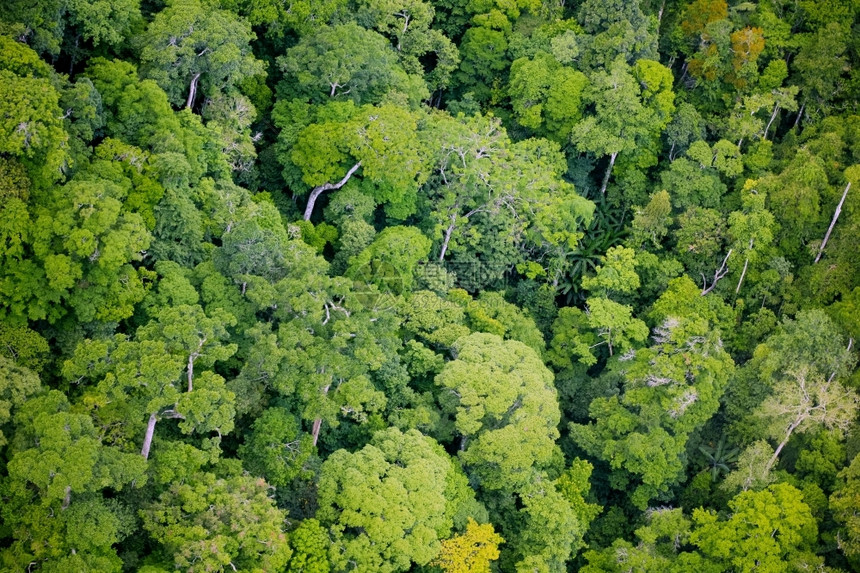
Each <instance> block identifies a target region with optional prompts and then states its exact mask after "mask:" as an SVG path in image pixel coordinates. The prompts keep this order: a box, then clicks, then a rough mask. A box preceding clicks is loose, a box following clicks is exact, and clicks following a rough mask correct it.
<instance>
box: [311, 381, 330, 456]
mask: <svg viewBox="0 0 860 573" xmlns="http://www.w3.org/2000/svg"><path fill="white" fill-rule="evenodd" d="M330 387H331V385H329V386H326V387H325V388H323V396H327V395H328V389H329V388H330ZM321 427H322V418H317V419H316V420H314V426H313V429H312V430H311V435H312V436H313V438H314V447H316V446H317V440H319V438H320V428H321Z"/></svg>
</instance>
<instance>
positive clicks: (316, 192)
mask: <svg viewBox="0 0 860 573" xmlns="http://www.w3.org/2000/svg"><path fill="white" fill-rule="evenodd" d="M359 167H361V161H359V162H358V163H356V164H355V165H353V166H352V167H350V168H349V171H347V172H346V175H344V176H343V179H341V180H340V181H338V182H337V183H326V184H325V185H320V186H319V187H314V188H313V190H312V191H311V194H310V195H308V204H307V207H305V217H304V218H305V221H310V220H311V215H313V212H314V205H315V204H316V202H317V199H318V198H319V196H320V195H322V193H323V191H331V190H333V189H340V188H341V187H343V186H344V185H346V182H347V181H349V178H350V177H352V176H353V174H354V173H355V172H356V171H358V168H359Z"/></svg>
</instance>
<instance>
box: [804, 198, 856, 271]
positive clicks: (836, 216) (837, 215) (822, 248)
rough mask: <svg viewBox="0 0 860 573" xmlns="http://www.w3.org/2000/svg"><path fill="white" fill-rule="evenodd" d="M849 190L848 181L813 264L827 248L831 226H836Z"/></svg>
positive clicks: (831, 230)
mask: <svg viewBox="0 0 860 573" xmlns="http://www.w3.org/2000/svg"><path fill="white" fill-rule="evenodd" d="M849 189H851V182H850V181H849V182H848V185H846V186H845V191H844V192H843V193H842V199H840V200H839V205H837V206H836V212H835V213H833V220H832V221H830V226H829V227H828V228H827V234H826V235H824V240H823V241H821V248H819V249H818V254H817V255H815V263H817V262H818V260H819V259H820V258H821V254H822V253H823V252H824V247H826V246H827V241H828V240H830V233H832V232H833V226H834V225H836V219H838V218H839V214H840V213H842V205H843V203H845V198H846V197H847V196H848V190H849ZM815 263H813V264H815Z"/></svg>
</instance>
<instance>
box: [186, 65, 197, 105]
mask: <svg viewBox="0 0 860 573" xmlns="http://www.w3.org/2000/svg"><path fill="white" fill-rule="evenodd" d="M198 81H200V72H197V73H196V74H194V77H193V78H191V87H190V88H189V90H188V101H187V102H185V107H187V108H188V109H191V107H192V106H193V105H194V99H195V98H196V97H197V82H198Z"/></svg>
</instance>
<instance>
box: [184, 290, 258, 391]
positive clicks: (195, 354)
mask: <svg viewBox="0 0 860 573" xmlns="http://www.w3.org/2000/svg"><path fill="white" fill-rule="evenodd" d="M242 294H245V293H244V292H243V293H242ZM204 344H206V338H205V337H204V338H202V339H201V340H200V342H198V343H197V350H195V351H194V352H192V353H191V354H189V355H188V391H189V392H191V391H192V390H194V361H195V360H197V359H198V358H200V351H201V350H202V349H203V345H204Z"/></svg>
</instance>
